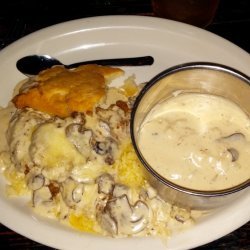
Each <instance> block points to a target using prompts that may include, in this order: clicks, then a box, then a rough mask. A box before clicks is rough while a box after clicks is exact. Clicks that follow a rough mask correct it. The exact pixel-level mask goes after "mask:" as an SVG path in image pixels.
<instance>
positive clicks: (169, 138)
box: [139, 93, 250, 191]
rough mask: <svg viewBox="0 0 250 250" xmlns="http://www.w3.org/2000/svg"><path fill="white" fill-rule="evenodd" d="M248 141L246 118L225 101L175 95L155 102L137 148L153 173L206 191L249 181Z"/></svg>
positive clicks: (249, 122) (249, 125)
mask: <svg viewBox="0 0 250 250" xmlns="http://www.w3.org/2000/svg"><path fill="white" fill-rule="evenodd" d="M215 110H216V115H215V113H214V111H215ZM232 114H233V115H232ZM249 142H250V119H249V117H248V115H247V114H246V113H245V112H244V111H243V110H242V109H241V108H240V107H239V106H238V105H236V104H235V103H234V102H232V101H230V100H228V99H226V98H224V97H219V96H215V95H210V94H201V93H180V94H179V95H176V96H175V97H172V98H168V99H166V100H163V101H161V102H159V103H158V104H156V105H155V106H154V107H153V108H152V109H151V110H150V112H149V113H148V114H147V116H146V118H145V119H144V121H143V123H142V125H141V127H140V132H139V145H140V150H141V152H142V154H143V155H144V157H145V159H146V160H147V162H148V163H149V164H150V165H151V166H152V167H153V168H154V169H155V170H156V172H157V173H159V174H160V175H161V176H163V177H165V178H166V179H168V180H170V181H171V182H173V183H175V184H178V185H180V186H183V187H186V188H191V189H195V190H205V191H211V190H212V191H214V190H223V189H228V188H231V187H234V186H237V185H239V184H241V183H243V182H245V181H247V180H249V178H250V170H249V155H250V143H249ZM163 145H165V146H163Z"/></svg>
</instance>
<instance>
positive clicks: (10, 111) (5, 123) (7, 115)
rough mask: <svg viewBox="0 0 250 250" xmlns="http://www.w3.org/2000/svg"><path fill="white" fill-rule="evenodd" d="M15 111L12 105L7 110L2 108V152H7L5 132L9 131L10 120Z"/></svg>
mask: <svg viewBox="0 0 250 250" xmlns="http://www.w3.org/2000/svg"><path fill="white" fill-rule="evenodd" d="M14 111H15V108H14V106H12V105H10V106H8V107H7V108H1V107H0V121H1V122H0V152H1V151H4V150H7V149H8V146H7V140H6V134H5V132H6V131H7V129H8V125H9V120H10V118H11V116H12V114H13V112H14Z"/></svg>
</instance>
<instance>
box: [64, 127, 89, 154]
mask: <svg viewBox="0 0 250 250" xmlns="http://www.w3.org/2000/svg"><path fill="white" fill-rule="evenodd" d="M65 132H66V136H67V137H68V139H69V140H70V142H71V143H73V144H74V146H75V147H76V148H77V150H78V151H79V152H80V153H81V154H83V155H84V156H85V157H86V158H87V157H88V156H89V154H90V149H91V147H90V140H91V137H92V135H93V132H92V130H90V129H85V128H84V127H83V126H82V124H79V123H72V124H70V125H68V126H67V127H66V130H65Z"/></svg>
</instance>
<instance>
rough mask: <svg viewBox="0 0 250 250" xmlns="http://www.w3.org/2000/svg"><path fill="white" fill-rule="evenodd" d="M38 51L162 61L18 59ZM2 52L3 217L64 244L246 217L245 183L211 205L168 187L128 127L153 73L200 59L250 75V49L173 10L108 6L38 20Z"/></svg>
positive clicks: (224, 227)
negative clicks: (136, 12) (161, 185)
mask: <svg viewBox="0 0 250 250" xmlns="http://www.w3.org/2000/svg"><path fill="white" fill-rule="evenodd" d="M34 54H36V55H50V56H53V57H55V58H57V59H59V60H60V61H61V62H63V63H65V64H72V63H75V62H79V61H89V60H98V59H103V58H126V57H140V56H148V55H150V56H152V57H153V58H154V63H153V65H148V66H138V67H137V66H125V67H109V66H100V65H92V64H91V65H84V66H79V67H77V68H74V69H71V70H68V69H66V68H64V67H61V66H60V67H59V66H55V67H52V68H50V69H47V70H44V71H42V72H40V73H39V74H38V75H36V76H32V77H30V78H27V77H26V76H24V75H23V74H21V73H20V72H19V71H18V70H17V68H16V62H17V60H18V59H20V58H22V57H24V56H27V55H34ZM0 58H1V60H0V75H1V92H0V106H1V109H0V116H1V125H0V126H1V130H0V131H1V135H0V138H1V140H0V141H1V145H0V152H1V153H0V166H1V177H0V207H1V213H0V222H1V223H2V224H4V225H6V226H7V227H9V228H11V229H12V230H14V231H16V232H17V233H20V234H22V235H24V236H26V237H28V238H30V239H32V240H35V241H37V242H40V243H42V244H45V245H48V246H51V247H54V248H59V249H83V248H88V249H90V250H91V249H100V248H101V249H129V248H132V247H133V248H135V247H136V248H137V249H144V250H145V249H152V248H157V249H162V250H164V249H189V248H193V247H197V246H200V245H203V244H206V243H208V242H211V241H213V240H215V239H218V238H220V237H222V236H224V235H226V234H227V233H229V232H231V231H233V230H235V229H237V228H239V227H240V226H242V225H243V224H245V223H247V222H248V221H249V219H250V212H249V209H248V204H249V202H250V195H249V188H248V189H245V190H243V192H242V193H241V195H240V196H239V197H238V198H237V199H236V200H235V201H234V202H232V203H231V204H230V205H228V206H226V207H223V208H221V209H216V210H213V211H210V212H208V213H207V212H204V211H202V212H201V211H198V210H189V209H186V208H182V207H179V206H176V205H173V204H170V203H168V202H167V201H165V200H163V199H162V198H160V197H159V196H158V194H157V192H156V190H155V189H154V188H152V187H151V185H150V184H149V183H148V182H147V178H146V176H145V174H144V168H143V167H142V165H141V163H140V161H139V160H138V158H137V156H136V154H135V152H134V149H133V146H132V144H131V140H130V130H129V124H130V113H131V109H132V107H133V103H134V101H135V99H136V97H137V95H138V93H140V90H141V89H142V88H143V86H144V85H145V83H147V82H148V81H149V80H150V79H151V78H153V77H154V76H155V75H157V74H158V73H160V72H161V71H163V70H165V69H167V68H169V67H172V66H174V65H177V64H182V63H187V62H194V61H207V62H208V61H209V62H211V63H220V64H224V65H227V66H230V67H233V68H235V69H237V70H239V71H241V72H243V73H244V74H246V75H249V74H250V69H249V65H250V58H249V54H248V53H247V52H245V51H244V50H242V49H241V48H239V47H237V46H236V45H234V44H232V43H230V42H228V41H226V40H225V39H223V38H221V37H218V36H216V35H214V34H212V33H209V32H207V31H204V30H202V29H199V28H196V27H193V26H190V25H187V24H182V23H178V22H175V21H170V20H165V19H160V18H153V17H142V16H105V17H92V18H84V19H79V20H73V21H70V22H66V23H61V24H57V25H54V26H51V27H48V28H45V29H43V30H40V31H37V32H35V33H33V34H30V35H28V36H26V37H24V38H22V39H20V40H18V41H16V42H14V43H13V44H11V45H9V46H8V47H6V48H5V49H3V50H2V51H1V52H0ZM210 232H213V233H210Z"/></svg>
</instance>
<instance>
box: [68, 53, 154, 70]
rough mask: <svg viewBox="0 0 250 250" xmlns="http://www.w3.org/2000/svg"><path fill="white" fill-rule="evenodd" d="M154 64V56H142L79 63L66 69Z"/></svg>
mask: <svg viewBox="0 0 250 250" xmlns="http://www.w3.org/2000/svg"><path fill="white" fill-rule="evenodd" d="M153 63H154V58H153V57H152V56H142V57H130V58H113V59H100V60H91V61H85V62H78V63H73V64H70V65H67V66H66V68H68V69H72V68H76V67H78V66H80V65H86V64H98V65H102V66H105V65H106V66H144V65H152V64H153Z"/></svg>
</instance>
